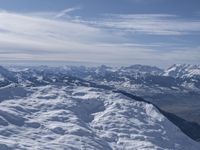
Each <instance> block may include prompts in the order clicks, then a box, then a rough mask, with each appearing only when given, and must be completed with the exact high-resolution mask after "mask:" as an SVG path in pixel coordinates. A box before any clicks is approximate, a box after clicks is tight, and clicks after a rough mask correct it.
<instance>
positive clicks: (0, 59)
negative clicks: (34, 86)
mask: <svg viewBox="0 0 200 150" xmlns="http://www.w3.org/2000/svg"><path fill="white" fill-rule="evenodd" d="M199 6H200V1H199V0H0V63H1V64H46V65H48V64H49V65H50V64H51V65H61V64H78V65H83V64H85V65H101V64H105V65H114V66H127V65H132V64H144V65H154V66H159V67H167V66H170V65H172V64H175V63H178V64H181V63H186V64H200V7H199Z"/></svg>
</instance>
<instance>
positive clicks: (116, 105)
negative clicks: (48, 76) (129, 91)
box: [0, 85, 200, 150]
mask: <svg viewBox="0 0 200 150" xmlns="http://www.w3.org/2000/svg"><path fill="white" fill-rule="evenodd" d="M28 90H29V91H32V92H31V94H30V95H29V96H26V97H22V98H19V99H10V100H4V101H2V102H1V103H0V150H9V149H13V150H45V149H48V150H64V149H65V150H79V149H80V150H142V149H145V150H155V149H157V150H199V149H200V144H199V143H197V142H195V141H193V140H191V139H190V138H189V137H187V136H186V135H185V134H183V133H182V132H181V131H180V130H179V129H178V128H177V127H176V126H175V125H173V124H172V123H171V122H170V121H168V120H167V119H166V118H165V117H164V116H163V115H161V114H160V112H159V111H158V110H157V109H156V108H154V107H153V106H152V105H150V104H146V103H144V102H137V101H134V100H133V99H129V98H127V97H125V96H123V95H121V94H118V93H113V92H112V91H106V90H103V89H98V88H92V87H84V86H80V85H68V86H59V85H47V86H40V87H29V88H28Z"/></svg>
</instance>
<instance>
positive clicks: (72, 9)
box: [55, 7, 81, 18]
mask: <svg viewBox="0 0 200 150" xmlns="http://www.w3.org/2000/svg"><path fill="white" fill-rule="evenodd" d="M79 9H81V7H72V8H67V9H64V10H62V11H61V12H59V13H58V14H57V15H56V16H55V18H60V17H63V16H65V15H66V14H68V13H70V12H73V11H76V10H79Z"/></svg>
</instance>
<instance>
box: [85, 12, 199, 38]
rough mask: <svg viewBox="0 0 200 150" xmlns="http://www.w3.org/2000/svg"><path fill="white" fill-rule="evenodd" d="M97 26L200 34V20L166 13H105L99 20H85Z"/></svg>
mask: <svg viewBox="0 0 200 150" xmlns="http://www.w3.org/2000/svg"><path fill="white" fill-rule="evenodd" d="M87 23H88V24H90V25H95V26H98V27H104V28H110V29H116V30H123V31H124V32H129V33H133V34H135V33H140V34H152V35H187V34H200V20H183V19H181V18H180V17H179V16H176V15H168V14H134V15H121V14H117V15H107V16H106V17H105V18H102V20H101V21H87Z"/></svg>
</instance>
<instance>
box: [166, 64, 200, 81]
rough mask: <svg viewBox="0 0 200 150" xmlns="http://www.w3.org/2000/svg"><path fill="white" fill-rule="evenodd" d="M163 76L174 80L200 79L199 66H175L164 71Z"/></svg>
mask: <svg viewBox="0 0 200 150" xmlns="http://www.w3.org/2000/svg"><path fill="white" fill-rule="evenodd" d="M163 75H165V76H172V77H175V78H193V77H197V76H198V77H200V66H199V65H190V64H175V65H173V66H171V67H169V68H168V69H167V70H165V72H164V74H163Z"/></svg>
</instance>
